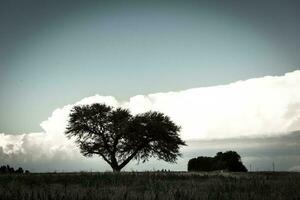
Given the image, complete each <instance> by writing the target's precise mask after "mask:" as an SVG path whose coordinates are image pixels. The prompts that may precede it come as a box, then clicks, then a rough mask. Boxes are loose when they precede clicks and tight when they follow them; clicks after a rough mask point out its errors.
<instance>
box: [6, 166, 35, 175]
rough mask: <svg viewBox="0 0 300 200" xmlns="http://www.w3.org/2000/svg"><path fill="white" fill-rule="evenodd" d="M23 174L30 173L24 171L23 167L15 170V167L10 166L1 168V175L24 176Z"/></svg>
mask: <svg viewBox="0 0 300 200" xmlns="http://www.w3.org/2000/svg"><path fill="white" fill-rule="evenodd" d="M23 173H29V171H28V170H25V171H24V170H23V169H22V167H19V168H18V169H16V170H15V169H14V168H13V167H10V166H9V165H2V166H1V167H0V174H23Z"/></svg>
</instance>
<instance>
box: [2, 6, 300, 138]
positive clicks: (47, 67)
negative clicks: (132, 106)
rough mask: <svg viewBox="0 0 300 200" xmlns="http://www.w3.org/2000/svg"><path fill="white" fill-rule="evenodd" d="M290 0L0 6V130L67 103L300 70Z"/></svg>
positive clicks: (23, 128) (29, 124)
mask: <svg viewBox="0 0 300 200" xmlns="http://www.w3.org/2000/svg"><path fill="white" fill-rule="evenodd" d="M299 10H300V1H297V0H295V1H288V0H285V1H283V0H282V1H276V0H272V1H262V0H252V1H237V0H227V1H212V0H210V1H148V2H146V1H126V2H124V1H122V2H121V1H66V0H60V1H52V0H51V1H50V0H49V1H43V0H38V1H30V0H27V1H22V0H19V1H16V0H7V1H5V0H1V1H0V91H1V93H0V99H1V104H0V111H1V112H0V132H5V133H11V134H14V133H22V132H33V131H39V130H40V128H39V123H40V122H41V121H43V120H44V119H46V118H47V117H48V116H49V115H50V113H51V112H52V111H53V110H54V109H56V108H58V107H62V106H64V105H66V104H69V103H74V102H76V101H78V100H79V99H81V98H83V97H86V96H90V95H94V94H96V93H98V94H100V95H113V96H115V97H117V98H118V99H120V100H126V99H128V98H129V97H130V96H133V95H137V94H148V93H153V92H165V91H178V90H183V89H188V88H193V87H201V86H210V85H217V84H225V83H230V82H233V81H238V80H243V79H248V78H253V77H260V76H265V75H282V74H284V73H286V72H290V71H294V70H296V69H299V68H300V55H299V54H300V40H299V35H300V23H299V19H300V12H299Z"/></svg>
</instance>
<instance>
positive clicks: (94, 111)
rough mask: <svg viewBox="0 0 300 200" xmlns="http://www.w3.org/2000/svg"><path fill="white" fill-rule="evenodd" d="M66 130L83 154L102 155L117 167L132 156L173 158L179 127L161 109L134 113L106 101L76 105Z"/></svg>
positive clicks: (143, 159)
mask: <svg viewBox="0 0 300 200" xmlns="http://www.w3.org/2000/svg"><path fill="white" fill-rule="evenodd" d="M69 117H70V118H69V122H68V126H67V128H66V132H65V134H66V135H67V137H68V138H71V137H74V138H75V141H76V144H77V145H78V146H79V148H80V151H81V153H82V154H83V155H84V156H87V157H90V156H93V155H94V154H97V155H99V156H101V157H102V158H103V159H104V160H105V161H106V162H107V163H108V164H109V165H110V166H111V168H112V169H113V171H120V170H121V169H122V168H123V167H124V166H125V165H127V164H128V163H129V162H130V161H131V160H132V159H135V160H138V162H139V161H142V162H145V161H147V160H148V159H149V158H150V157H157V158H158V159H161V160H165V161H167V162H172V163H174V162H176V159H177V156H181V154H180V152H179V146H180V145H185V142H184V141H182V140H181V139H180V137H179V135H178V132H179V131H180V127H179V126H177V125H176V124H175V123H174V122H172V121H171V120H170V118H169V117H168V116H166V115H164V114H163V113H160V112H152V111H151V112H146V113H142V114H138V115H135V116H133V115H132V114H131V113H130V112H129V110H127V109H123V108H116V109H114V108H113V107H111V106H107V105H105V104H98V103H97V104H92V105H81V106H75V107H74V108H73V109H72V110H71V113H70V116H69Z"/></svg>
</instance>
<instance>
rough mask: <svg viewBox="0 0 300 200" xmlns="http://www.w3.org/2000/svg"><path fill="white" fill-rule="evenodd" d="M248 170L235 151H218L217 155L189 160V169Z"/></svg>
mask: <svg viewBox="0 0 300 200" xmlns="http://www.w3.org/2000/svg"><path fill="white" fill-rule="evenodd" d="M217 170H226V171H231V172H247V171H248V170H247V168H246V167H245V166H244V165H243V163H242V161H241V157H240V155H239V154H238V153H237V152H235V151H227V152H225V153H222V152H218V153H217V154H216V156H215V157H204V156H200V157H198V158H192V159H191V160H189V162H188V171H217Z"/></svg>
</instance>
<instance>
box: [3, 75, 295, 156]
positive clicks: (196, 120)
mask: <svg viewBox="0 0 300 200" xmlns="http://www.w3.org/2000/svg"><path fill="white" fill-rule="evenodd" d="M299 91H300V71H294V72H291V73H287V74H285V75H283V76H266V77H262V78H254V79H249V80H245V81H238V82H235V83H231V84H228V85H220V86H213V87H203V88H194V89H188V90H183V91H178V92H167V93H155V94H149V95H137V96H134V97H131V98H130V99H129V100H128V101H125V102H121V101H118V100H117V99H116V98H114V97H112V96H100V95H95V96H91V97H87V98H84V99H82V100H80V101H78V102H76V103H74V104H70V105H66V106H64V107H62V108H58V109H56V110H54V111H53V113H52V115H51V116H50V117H49V118H48V119H47V120H45V121H43V122H42V123H41V124H40V125H41V127H42V128H43V132H40V133H27V134H21V135H10V134H4V133H2V134H0V158H2V160H3V159H5V160H11V159H15V160H16V159H17V160H19V161H22V162H28V161H36V160H40V159H43V160H51V159H56V160H65V159H71V160H72V159H75V158H76V159H81V158H82V156H81V155H80V153H79V151H78V148H77V147H76V146H75V145H74V142H73V141H72V140H68V139H67V138H66V137H65V135H64V130H65V127H66V124H67V120H68V115H69V112H70V109H71V108H72V107H73V106H74V105H83V104H92V103H106V104H108V105H111V106H114V107H125V108H128V109H130V110H131V112H132V113H133V114H137V113H141V112H145V111H149V110H157V111H161V112H163V113H165V114H167V115H169V116H170V117H171V119H172V120H174V121H175V122H176V123H177V124H179V125H180V126H181V127H182V130H181V133H180V134H181V136H182V138H183V139H185V140H193V139H202V140H211V139H226V138H241V137H247V138H254V137H265V136H276V135H284V134H288V133H289V132H291V131H294V130H297V129H300V92H299Z"/></svg>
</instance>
